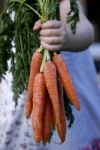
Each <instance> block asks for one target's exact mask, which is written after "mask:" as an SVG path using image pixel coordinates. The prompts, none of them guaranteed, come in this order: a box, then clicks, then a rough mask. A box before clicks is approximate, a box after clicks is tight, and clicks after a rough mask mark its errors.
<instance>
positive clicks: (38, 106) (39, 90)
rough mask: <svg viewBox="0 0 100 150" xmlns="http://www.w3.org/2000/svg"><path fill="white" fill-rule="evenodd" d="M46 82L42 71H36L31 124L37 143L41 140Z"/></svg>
mask: <svg viewBox="0 0 100 150" xmlns="http://www.w3.org/2000/svg"><path fill="white" fill-rule="evenodd" d="M45 97H46V84H45V79H44V75H43V73H38V74H37V75H36V77H35V80H34V86H33V111H32V126H33V131H34V138H35V141H36V143H37V144H39V143H40V141H41V140H42V130H43V117H44V107H45Z"/></svg>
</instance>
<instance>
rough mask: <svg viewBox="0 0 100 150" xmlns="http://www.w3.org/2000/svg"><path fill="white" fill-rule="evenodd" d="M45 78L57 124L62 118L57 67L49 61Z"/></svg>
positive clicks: (45, 69)
mask: <svg viewBox="0 0 100 150" xmlns="http://www.w3.org/2000/svg"><path fill="white" fill-rule="evenodd" d="M44 77H45V81H46V86H47V90H48V93H49V95H50V99H51V102H52V105H53V111H54V117H55V124H57V123H58V121H59V118H60V104H59V96H58V88H57V74H56V67H55V65H54V64H53V63H52V62H51V61H48V62H46V64H45V68H44Z"/></svg>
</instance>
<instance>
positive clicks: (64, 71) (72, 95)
mask: <svg viewBox="0 0 100 150" xmlns="http://www.w3.org/2000/svg"><path fill="white" fill-rule="evenodd" d="M52 60H53V62H54V64H55V65H56V68H57V71H58V74H59V76H60V79H61V82H62V84H63V86H64V89H65V91H66V93H67V95H68V97H69V100H70V101H71V103H72V104H73V105H74V106H75V107H76V108H77V109H78V110H80V102H79V99H78V97H77V93H76V90H75V88H74V85H73V83H72V80H71V77H70V74H69V72H68V68H67V66H66V65H65V63H64V60H63V58H62V57H61V55H60V54H54V55H53V59H52Z"/></svg>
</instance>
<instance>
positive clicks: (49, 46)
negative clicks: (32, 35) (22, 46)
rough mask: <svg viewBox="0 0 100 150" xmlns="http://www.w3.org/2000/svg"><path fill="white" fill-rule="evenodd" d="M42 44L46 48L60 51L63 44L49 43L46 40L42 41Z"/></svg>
mask: <svg viewBox="0 0 100 150" xmlns="http://www.w3.org/2000/svg"><path fill="white" fill-rule="evenodd" d="M41 45H42V47H43V48H46V49H47V50H49V51H59V50H61V48H62V45H61V44H57V45H49V44H47V43H46V42H44V41H41Z"/></svg>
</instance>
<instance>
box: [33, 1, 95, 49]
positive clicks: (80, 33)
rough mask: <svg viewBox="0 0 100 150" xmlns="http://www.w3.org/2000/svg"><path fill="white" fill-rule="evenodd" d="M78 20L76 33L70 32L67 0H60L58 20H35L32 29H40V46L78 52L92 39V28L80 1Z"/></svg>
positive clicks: (87, 45)
mask: <svg viewBox="0 0 100 150" xmlns="http://www.w3.org/2000/svg"><path fill="white" fill-rule="evenodd" d="M78 5H79V12H80V21H79V23H78V24H77V31H76V34H72V32H71V29H70V26H69V24H67V23H66V18H67V14H68V13H69V11H70V4H69V0H62V1H61V2H60V7H59V9H60V20H59V21H58V20H49V21H47V22H46V23H41V21H40V20H39V21H37V22H36V23H35V24H34V27H33V30H34V31H40V41H41V45H42V47H44V48H46V49H48V50H49V51H58V50H64V51H71V52H80V51H83V50H85V49H86V48H88V47H89V45H90V44H91V43H92V42H93V41H94V30H93V27H92V25H91V23H90V22H89V21H88V19H87V18H86V16H85V14H84V11H83V9H82V6H81V4H80V3H78Z"/></svg>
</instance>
